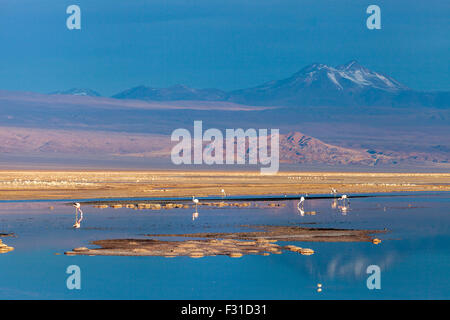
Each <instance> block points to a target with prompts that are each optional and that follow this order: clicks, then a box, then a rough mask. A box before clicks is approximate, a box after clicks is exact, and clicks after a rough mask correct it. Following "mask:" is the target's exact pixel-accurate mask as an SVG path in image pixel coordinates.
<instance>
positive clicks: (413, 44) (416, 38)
mask: <svg viewBox="0 0 450 320" xmlns="http://www.w3.org/2000/svg"><path fill="white" fill-rule="evenodd" d="M71 4H77V5H79V6H80V7H81V10H82V29H81V30H72V31H69V30H68V29H67V28H66V18H67V17H68V15H67V14H66V8H67V6H69V5H71ZM370 4H376V5H378V6H380V7H381V25H382V29H381V30H368V29H367V28H366V18H367V17H368V14H366V8H367V7H368V5H370ZM449 34H450V1H442V0H427V1H422V0H420V1H416V0H409V1H403V0H401V1H400V0H395V1H392V0H389V1H381V0H370V1H360V0H353V1H348V0H339V1H336V0H333V1H326V0H247V1H246V0H220V1H218V0H139V1H138V0H121V1H119V0H69V1H66V0H39V1H38V0H0V43H1V45H0V89H3V90H26V91H37V92H44V93H45V92H51V91H55V90H64V89H69V88H72V87H83V88H91V89H94V90H97V91H99V92H100V93H102V94H104V95H112V94H114V93H117V92H118V91H122V90H123V89H126V88H130V87H133V86H137V85H141V84H144V85H149V86H155V87H164V86H169V85H173V84H180V83H182V84H186V85H189V86H193V87H199V88H208V87H216V88H220V89H225V90H228V89H237V88H243V87H250V86H254V85H258V84H260V83H262V82H265V81H268V80H274V79H280V78H284V77H287V76H289V75H291V74H292V73H294V72H296V71H298V70H299V69H301V68H302V67H304V66H305V65H308V64H310V63H313V62H321V63H326V64H330V65H339V64H342V63H345V62H347V61H349V60H353V59H356V60H358V61H359V62H360V63H361V64H362V65H365V66H366V67H368V68H370V69H373V70H375V71H379V72H382V73H385V74H387V75H390V76H392V77H394V78H396V79H397V80H398V81H400V82H402V83H404V84H406V85H407V86H409V87H411V88H415V89H420V90H450V72H449V70H450V62H449V61H450V59H449V52H450V50H449V49H450V36H449Z"/></svg>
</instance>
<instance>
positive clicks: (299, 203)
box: [297, 196, 305, 216]
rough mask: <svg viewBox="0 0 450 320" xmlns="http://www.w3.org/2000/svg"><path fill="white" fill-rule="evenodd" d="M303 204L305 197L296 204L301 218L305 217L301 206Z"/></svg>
mask: <svg viewBox="0 0 450 320" xmlns="http://www.w3.org/2000/svg"><path fill="white" fill-rule="evenodd" d="M304 203H305V197H303V196H302V197H301V198H300V201H299V202H298V203H297V209H298V211H299V212H300V215H301V216H304V215H305V210H303V204H304Z"/></svg>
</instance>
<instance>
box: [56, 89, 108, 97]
mask: <svg viewBox="0 0 450 320" xmlns="http://www.w3.org/2000/svg"><path fill="white" fill-rule="evenodd" d="M50 94H67V95H73V96H87V97H101V94H100V93H98V92H97V91H94V90H92V89H80V88H72V89H69V90H65V91H55V92H51V93H50Z"/></svg>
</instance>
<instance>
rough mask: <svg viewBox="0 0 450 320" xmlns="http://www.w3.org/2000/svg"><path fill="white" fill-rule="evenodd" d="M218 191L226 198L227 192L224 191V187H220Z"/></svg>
mask: <svg viewBox="0 0 450 320" xmlns="http://www.w3.org/2000/svg"><path fill="white" fill-rule="evenodd" d="M220 192H222V198H226V196H227V193H226V192H225V189H222V190H221V191H220Z"/></svg>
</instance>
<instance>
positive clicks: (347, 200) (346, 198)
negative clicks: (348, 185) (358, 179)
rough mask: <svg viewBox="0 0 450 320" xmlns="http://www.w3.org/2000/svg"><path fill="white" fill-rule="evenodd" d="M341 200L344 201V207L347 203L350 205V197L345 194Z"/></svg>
mask: <svg viewBox="0 0 450 320" xmlns="http://www.w3.org/2000/svg"><path fill="white" fill-rule="evenodd" d="M339 200H341V201H344V205H345V203H350V200H349V199H348V197H347V195H346V194H343V195H342V196H341V197H340V198H339Z"/></svg>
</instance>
